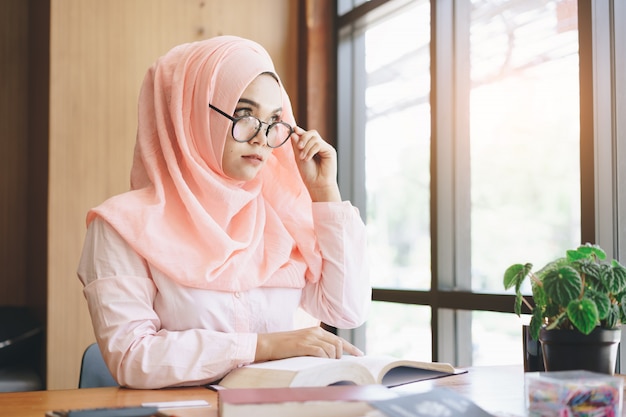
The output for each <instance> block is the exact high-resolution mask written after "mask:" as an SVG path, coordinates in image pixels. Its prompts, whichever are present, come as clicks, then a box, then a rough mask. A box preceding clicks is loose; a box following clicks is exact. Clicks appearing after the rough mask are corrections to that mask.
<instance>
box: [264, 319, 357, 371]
mask: <svg viewBox="0 0 626 417" xmlns="http://www.w3.org/2000/svg"><path fill="white" fill-rule="evenodd" d="M344 353H347V354H350V355H355V356H362V355H363V352H361V351H360V350H359V349H358V348H357V347H356V346H354V345H352V344H350V343H348V342H347V341H346V340H344V339H342V338H341V337H339V336H336V335H334V334H332V333H330V332H328V331H326V330H324V329H322V328H321V327H319V326H316V327H309V328H306V329H300V330H293V331H290V332H278V333H261V334H259V335H258V336H257V343H256V355H255V358H254V361H255V362H264V361H268V360H274V359H283V358H291V357H293V356H318V357H321V358H333V359H339V358H341V356H342V355H343V354H344Z"/></svg>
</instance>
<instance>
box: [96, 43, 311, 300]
mask: <svg viewBox="0 0 626 417" xmlns="http://www.w3.org/2000/svg"><path fill="white" fill-rule="evenodd" d="M263 72H271V73H274V74H275V73H276V72H275V70H274V66H273V63H272V60H271V58H270V57H269V55H268V54H267V52H266V51H265V50H264V49H263V47H261V46H260V45H258V44H257V43H255V42H252V41H249V40H246V39H241V38H237V37H234V36H220V37H216V38H212V39H208V40H204V41H199V42H193V43H188V44H184V45H180V46H177V47H175V48H173V49H172V50H171V51H169V52H168V53H167V54H166V55H164V56H163V57H161V58H160V59H159V60H158V61H157V62H156V63H155V64H154V65H153V66H152V67H151V68H150V70H149V71H148V73H147V74H146V77H145V79H144V82H143V86H142V88H141V92H140V96H139V116H138V117H139V121H138V130H137V142H136V145H135V153H134V159H133V166H132V170H131V191H128V192H126V193H123V194H120V195H118V196H115V197H112V198H110V199H109V200H107V201H105V202H104V203H103V204H102V205H100V206H98V207H96V208H94V209H92V210H90V211H89V213H88V215H87V224H89V223H90V222H91V221H92V220H93V219H94V218H95V217H96V216H99V217H101V218H103V219H104V220H105V221H107V222H108V223H109V224H110V225H111V226H112V227H113V228H114V229H115V230H116V231H117V232H118V233H119V234H120V235H121V236H122V237H123V239H124V240H125V241H126V242H128V244H129V245H130V246H131V247H132V248H133V249H134V250H135V251H137V253H139V254H140V255H141V256H142V257H144V258H145V259H146V260H147V262H148V263H149V264H151V265H152V266H154V267H156V268H157V269H158V270H160V271H161V272H162V273H164V274H165V275H167V276H168V277H170V278H171V279H172V280H174V281H175V282H177V283H179V284H181V285H185V286H189V287H194V288H204V289H212V290H220V291H240V290H247V289H251V288H256V287H262V286H267V287H289V288H302V287H303V286H304V285H305V280H308V281H317V280H318V279H319V277H320V273H321V272H320V271H321V256H320V253H319V249H318V247H317V242H316V239H315V235H314V233H313V219H312V213H311V204H312V203H311V199H310V197H309V194H308V192H307V190H306V188H305V187H304V184H303V182H302V179H301V178H300V175H299V173H298V169H297V166H296V164H295V161H294V156H293V150H292V146H291V141H287V143H285V145H283V146H282V147H280V148H277V149H274V150H273V153H272V157H271V158H270V159H269V160H268V161H267V165H266V166H265V167H264V168H263V169H262V171H261V173H260V174H259V175H258V176H257V178H255V179H254V180H252V181H249V182H245V183H241V182H235V181H233V180H232V179H229V178H227V177H226V176H225V174H224V171H223V169H222V153H223V150H224V144H225V141H226V140H232V139H227V134H228V132H229V129H230V128H231V122H230V121H229V120H228V119H226V118H225V117H223V116H221V115H219V114H218V113H217V112H215V111H211V110H210V109H209V103H211V104H213V105H215V106H216V107H218V108H220V109H222V110H224V111H225V112H227V113H231V114H232V112H233V111H234V109H235V106H236V103H237V102H238V100H239V98H240V97H241V94H242V93H243V91H244V90H245V89H246V87H247V86H248V84H249V83H250V82H251V81H253V80H254V79H255V78H256V77H257V76H258V75H259V74H261V73H263ZM281 89H282V94H283V120H285V121H286V122H287V123H290V124H291V125H295V120H294V116H293V111H292V109H291V104H290V102H289V98H288V96H287V94H286V92H285V90H284V88H283V87H282V85H281Z"/></svg>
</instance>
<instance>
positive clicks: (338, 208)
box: [302, 202, 372, 329]
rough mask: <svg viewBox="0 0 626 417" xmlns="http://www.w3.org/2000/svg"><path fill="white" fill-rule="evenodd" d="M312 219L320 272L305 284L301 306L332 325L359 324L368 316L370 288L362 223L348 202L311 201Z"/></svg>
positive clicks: (341, 326) (343, 326) (350, 325)
mask: <svg viewBox="0 0 626 417" xmlns="http://www.w3.org/2000/svg"><path fill="white" fill-rule="evenodd" d="M313 219H314V224H315V233H316V236H317V240H318V244H319V247H320V252H321V253H322V257H323V263H322V276H321V279H320V280H319V281H318V282H317V283H315V284H311V283H309V284H307V286H306V287H305V288H304V291H303V295H302V306H303V308H304V310H305V311H307V312H308V313H309V314H311V315H312V316H314V317H316V318H318V319H320V320H321V321H323V322H324V323H326V324H329V325H331V326H334V327H338V328H344V329H345V328H354V327H358V326H360V325H361V324H363V322H364V321H365V320H366V318H367V314H368V312H369V306H370V304H371V292H372V291H371V286H370V280H369V269H368V263H367V258H366V253H367V252H366V251H367V244H366V231H365V225H364V224H363V221H362V220H361V218H360V217H359V213H358V210H357V209H356V208H355V207H353V206H352V205H351V204H350V203H349V202H343V203H314V204H313Z"/></svg>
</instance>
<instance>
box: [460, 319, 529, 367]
mask: <svg viewBox="0 0 626 417" xmlns="http://www.w3.org/2000/svg"><path fill="white" fill-rule="evenodd" d="M524 320H525V321H524ZM529 321H530V319H529V318H528V317H523V318H519V317H517V316H516V315H515V314H510V313H493V312H489V311H473V312H472V365H473V366H482V365H521V364H522V363H523V362H524V356H523V352H522V346H523V338H522V328H523V325H524V324H528V322H529Z"/></svg>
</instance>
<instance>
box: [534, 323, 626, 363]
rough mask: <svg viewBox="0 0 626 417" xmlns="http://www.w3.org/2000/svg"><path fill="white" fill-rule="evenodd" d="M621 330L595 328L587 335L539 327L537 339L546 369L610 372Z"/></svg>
mask: <svg viewBox="0 0 626 417" xmlns="http://www.w3.org/2000/svg"><path fill="white" fill-rule="evenodd" d="M621 336H622V331H621V329H611V330H609V329H602V328H600V327H597V328H595V329H594V330H593V331H592V332H591V333H589V334H588V335H584V334H582V333H581V332H579V331H577V330H546V329H541V331H540V333H539V341H540V342H541V349H542V352H543V361H544V366H545V369H546V371H570V370H576V369H584V370H587V371H593V372H600V373H604V374H609V375H613V374H614V373H615V364H616V361H617V348H618V346H619V341H620V338H621Z"/></svg>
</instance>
